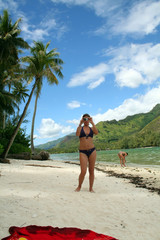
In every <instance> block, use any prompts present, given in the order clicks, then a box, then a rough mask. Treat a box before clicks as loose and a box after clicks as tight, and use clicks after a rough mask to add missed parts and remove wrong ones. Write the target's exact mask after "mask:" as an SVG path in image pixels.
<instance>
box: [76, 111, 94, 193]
mask: <svg viewBox="0 0 160 240" xmlns="http://www.w3.org/2000/svg"><path fill="white" fill-rule="evenodd" d="M89 123H91V124H92V128H91V127H89ZM82 124H84V126H82ZM93 134H98V130H97V128H96V126H95V125H94V123H93V120H92V118H91V117H90V115H89V114H87V113H86V114H84V115H83V117H82V119H81V121H80V124H79V126H78V128H77V131H76V136H78V137H79V140H80V147H79V158H80V167H81V172H80V175H79V184H78V187H77V188H76V190H75V191H76V192H79V191H80V190H81V186H82V183H83V180H84V177H85V175H86V172H87V165H88V163H89V166H88V168H89V191H90V192H94V191H93V182H94V166H95V162H96V149H95V147H94V144H93Z"/></svg>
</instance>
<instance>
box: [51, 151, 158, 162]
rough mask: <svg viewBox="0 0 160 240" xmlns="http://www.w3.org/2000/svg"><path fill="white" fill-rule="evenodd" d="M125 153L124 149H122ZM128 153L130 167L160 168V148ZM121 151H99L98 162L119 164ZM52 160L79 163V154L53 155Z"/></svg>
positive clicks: (127, 159) (127, 158)
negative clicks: (147, 166) (149, 166)
mask: <svg viewBox="0 0 160 240" xmlns="http://www.w3.org/2000/svg"><path fill="white" fill-rule="evenodd" d="M122 151H123V149H122ZM124 151H126V152H128V156H127V157H126V161H127V164H129V165H154V166H160V147H152V148H136V149H127V150H124ZM118 152H119V150H107V151H97V162H104V163H108V164H111V163H112V164H113V163H114V164H117V163H118V164H119V158H118V156H117V154H118ZM50 157H51V159H53V160H60V161H73V162H74V161H76V162H77V161H79V153H78V152H77V153H63V154H51V155H50Z"/></svg>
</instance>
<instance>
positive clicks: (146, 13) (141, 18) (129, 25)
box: [112, 1, 160, 35]
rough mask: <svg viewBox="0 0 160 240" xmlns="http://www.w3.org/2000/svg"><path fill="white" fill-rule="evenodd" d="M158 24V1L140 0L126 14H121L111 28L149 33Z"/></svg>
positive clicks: (159, 14)
mask: <svg viewBox="0 0 160 240" xmlns="http://www.w3.org/2000/svg"><path fill="white" fill-rule="evenodd" d="M159 24H160V2H159V1H141V2H139V3H136V4H135V5H134V6H133V7H132V8H131V9H130V11H129V14H128V15H127V16H121V20H119V21H118V22H116V24H115V25H114V26H113V28H112V30H113V31H114V32H116V33H124V34H129V33H134V34H135V33H138V34H146V35H147V34H149V33H152V32H154V31H155V29H156V27H157V26H158V25H159Z"/></svg>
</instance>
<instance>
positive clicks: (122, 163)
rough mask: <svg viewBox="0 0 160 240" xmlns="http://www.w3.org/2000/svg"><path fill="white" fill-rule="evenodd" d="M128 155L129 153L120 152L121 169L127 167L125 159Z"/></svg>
mask: <svg viewBox="0 0 160 240" xmlns="http://www.w3.org/2000/svg"><path fill="white" fill-rule="evenodd" d="M127 155H128V153H127V152H119V153H118V157H119V159H120V164H121V167H126V165H125V163H126V159H125V157H126V156H127Z"/></svg>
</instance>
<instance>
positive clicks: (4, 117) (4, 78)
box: [0, 10, 63, 159]
mask: <svg viewBox="0 0 160 240" xmlns="http://www.w3.org/2000/svg"><path fill="white" fill-rule="evenodd" d="M20 22H21V18H19V19H18V20H17V21H16V22H15V23H12V20H11V18H10V16H9V14H8V11H7V10H4V11H3V16H0V136H1V138H0V155H1V156H2V158H3V159H6V157H7V155H8V152H9V151H10V152H11V153H14V152H16V153H18V152H23V151H28V149H29V144H30V143H29V142H30V141H29V139H28V136H26V135H25V131H24V130H23V129H22V128H21V124H22V123H23V122H24V120H25V116H26V114H27V109H28V106H29V104H30V101H31V99H32V96H33V94H34V93H35V94H36V101H35V110H34V115H33V121H32V132H31V136H32V137H31V139H32V146H33V129H34V118H35V113H36V105H37V100H38V97H39V96H40V92H41V89H42V84H43V79H44V78H46V79H47V81H48V82H49V83H50V84H53V83H55V84H58V79H57V78H56V76H55V74H56V75H57V76H58V77H59V78H62V77H63V75H62V72H61V70H62V66H61V65H62V64H63V61H62V60H61V59H60V58H59V53H58V52H57V51H56V49H53V50H51V51H47V48H48V46H49V44H50V43H49V42H48V43H47V44H46V46H45V45H44V44H43V43H42V42H34V46H33V47H32V48H30V47H29V45H28V43H27V42H26V41H25V40H24V39H23V38H21V37H20V34H21V29H20V27H19V23H20ZM22 49H29V50H30V52H31V56H25V57H23V58H22V57H21V58H20V57H19V55H20V54H21V53H22ZM33 80H34V83H33V86H32V89H31V92H30V94H28V93H27V92H28V89H27V85H26V84H30V83H31V82H32V81H33ZM26 97H27V101H26ZM22 101H23V102H26V104H25V107H24V109H23V112H22V114H21V115H20V113H19V110H20V109H19V105H20V103H21V102H22ZM13 119H14V121H13ZM8 129H9V130H8Z"/></svg>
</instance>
